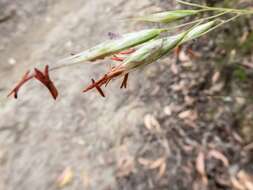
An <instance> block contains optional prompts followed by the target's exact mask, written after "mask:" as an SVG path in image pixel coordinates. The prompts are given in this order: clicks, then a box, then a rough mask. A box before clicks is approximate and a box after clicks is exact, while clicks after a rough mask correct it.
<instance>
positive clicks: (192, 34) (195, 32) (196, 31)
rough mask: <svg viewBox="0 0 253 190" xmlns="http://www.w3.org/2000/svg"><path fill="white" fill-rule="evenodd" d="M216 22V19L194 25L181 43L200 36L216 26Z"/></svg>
mask: <svg viewBox="0 0 253 190" xmlns="http://www.w3.org/2000/svg"><path fill="white" fill-rule="evenodd" d="M215 23H216V20H214V21H210V22H207V23H205V24H201V25H199V26H196V27H194V28H193V29H192V30H191V31H189V32H188V33H187V34H186V35H185V37H184V39H183V40H182V41H181V42H180V44H183V43H185V42H187V41H190V40H194V39H196V38H199V37H200V36H202V35H203V34H205V33H206V32H208V31H209V30H210V29H212V27H215Z"/></svg>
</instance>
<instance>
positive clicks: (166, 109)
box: [163, 106, 172, 116]
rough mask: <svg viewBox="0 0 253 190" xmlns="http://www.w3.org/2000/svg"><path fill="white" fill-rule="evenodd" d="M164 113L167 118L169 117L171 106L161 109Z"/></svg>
mask: <svg viewBox="0 0 253 190" xmlns="http://www.w3.org/2000/svg"><path fill="white" fill-rule="evenodd" d="M163 111H164V113H165V114H166V115H167V116H171V115H172V108H171V106H165V107H164V109H163Z"/></svg>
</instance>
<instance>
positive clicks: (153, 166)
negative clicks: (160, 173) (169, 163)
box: [149, 157, 166, 169]
mask: <svg viewBox="0 0 253 190" xmlns="http://www.w3.org/2000/svg"><path fill="white" fill-rule="evenodd" d="M165 162H166V160H165V158H163V157H162V158H159V159H157V160H155V161H154V162H152V163H151V164H150V166H149V169H156V168H159V167H161V165H162V164H164V163H165Z"/></svg>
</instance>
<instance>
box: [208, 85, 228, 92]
mask: <svg viewBox="0 0 253 190" xmlns="http://www.w3.org/2000/svg"><path fill="white" fill-rule="evenodd" d="M223 87H224V84H223V82H220V83H217V84H214V85H213V86H212V87H211V89H210V90H209V92H210V93H215V92H220V91H221V90H222V89H223Z"/></svg>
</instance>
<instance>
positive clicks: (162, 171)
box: [159, 162, 167, 178]
mask: <svg viewBox="0 0 253 190" xmlns="http://www.w3.org/2000/svg"><path fill="white" fill-rule="evenodd" d="M166 167H167V164H166V162H164V163H162V165H161V166H160V168H159V177H160V178H161V177H162V176H163V175H164V174H165V171H166Z"/></svg>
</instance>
